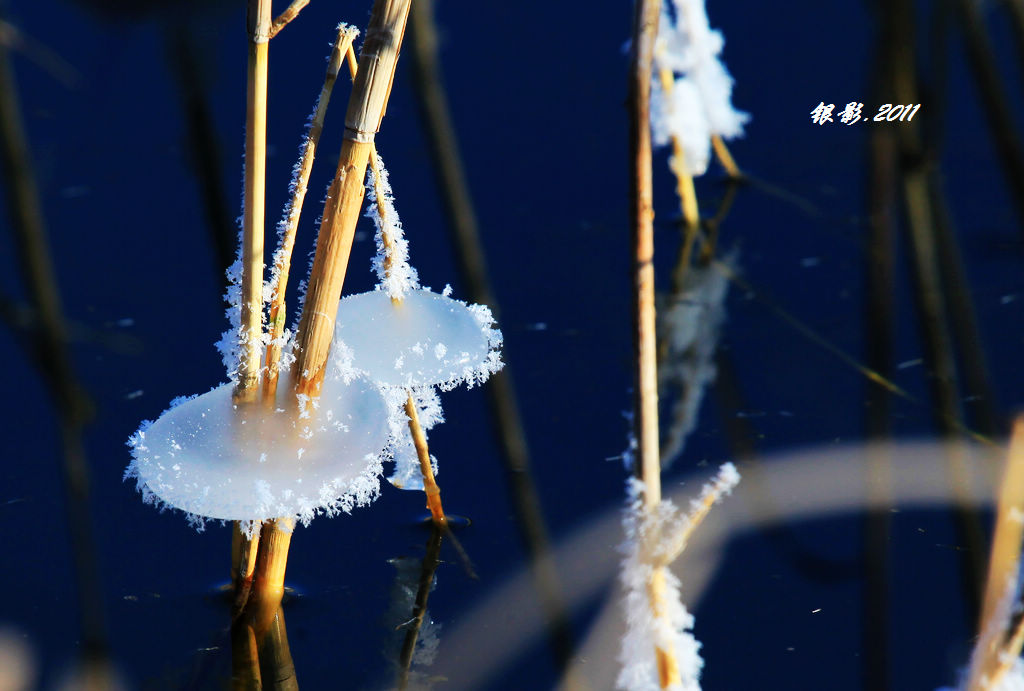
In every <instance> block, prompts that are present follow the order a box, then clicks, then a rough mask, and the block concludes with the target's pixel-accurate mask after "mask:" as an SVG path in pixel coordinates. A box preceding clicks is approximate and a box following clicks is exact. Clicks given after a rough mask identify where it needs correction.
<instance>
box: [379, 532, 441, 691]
mask: <svg viewBox="0 0 1024 691" xmlns="http://www.w3.org/2000/svg"><path fill="white" fill-rule="evenodd" d="M441 542H442V534H441V531H440V530H439V529H438V528H437V527H435V526H431V530H430V538H429V539H428V540H427V545H426V554H424V555H423V561H422V562H420V561H417V560H416V559H413V558H412V557H398V558H396V559H391V560H390V563H391V565H392V566H394V567H395V570H396V571H397V573H396V575H395V582H394V585H393V586H392V588H391V606H390V607H389V608H388V613H387V616H386V619H385V621H386V624H387V627H388V629H390V630H392V631H394V632H395V634H396V636H395V638H397V639H399V640H401V648H400V652H399V655H398V681H397V682H396V687H397V688H399V689H407V688H417V689H418V688H430V687H431V680H430V678H429V677H428V676H427V675H425V674H424V673H423V672H422V671H421V670H422V669H423V668H425V667H429V666H430V665H431V664H433V662H434V658H435V657H436V655H437V647H438V645H439V644H440V639H439V637H438V632H439V631H440V629H441V625H440V624H439V623H436V622H435V621H434V620H433V619H431V618H430V616H429V615H428V613H427V600H428V598H429V597H430V592H431V591H432V590H433V589H434V586H435V585H437V579H436V577H435V573H436V571H437V567H438V565H439V564H440V563H441V560H440V557H441ZM396 642H397V641H396ZM414 666H415V667H416V668H417V669H415V670H414V669H413V667H414Z"/></svg>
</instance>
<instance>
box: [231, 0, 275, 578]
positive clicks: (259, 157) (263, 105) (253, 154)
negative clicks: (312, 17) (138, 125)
mask: <svg viewBox="0 0 1024 691" xmlns="http://www.w3.org/2000/svg"><path fill="white" fill-rule="evenodd" d="M270 10H271V0H249V6H248V14H247V16H246V23H247V25H248V30H249V61H248V74H247V85H246V120H245V184H244V189H245V198H244V200H243V210H242V286H241V288H242V296H241V302H242V304H241V310H242V316H241V328H242V348H241V352H240V354H239V355H240V361H239V364H238V382H237V384H236V385H235V390H234V392H233V398H234V400H235V402H236V403H249V402H252V401H254V400H256V397H257V396H258V395H259V379H260V367H261V362H262V360H263V357H262V353H261V352H260V346H261V344H262V341H263V231H264V220H265V214H266V174H267V68H268V62H269V60H268V48H269V46H268V44H267V42H268V41H269V38H268V32H269V31H270ZM233 530H234V531H235V532H238V531H240V530H241V524H240V523H239V522H238V521H235V522H234V523H233ZM232 544H234V538H232ZM247 550H248V551H251V550H252V547H251V546H250V547H248V548H247ZM245 551H246V550H243V549H241V548H239V549H234V548H232V551H231V556H232V560H231V572H232V574H235V573H238V572H239V569H240V568H242V563H241V562H240V561H236V560H235V558H236V557H238V558H240V557H241V555H242V553H243V552H245ZM250 575H251V574H250ZM246 580H248V577H247V576H243V578H242V580H241V581H239V582H245V581H246ZM239 593H240V591H236V595H238V594H239Z"/></svg>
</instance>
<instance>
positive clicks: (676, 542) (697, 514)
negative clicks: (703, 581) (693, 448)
mask: <svg viewBox="0 0 1024 691" xmlns="http://www.w3.org/2000/svg"><path fill="white" fill-rule="evenodd" d="M721 498H722V484H721V482H719V481H718V479H717V478H716V481H715V484H714V485H712V490H711V491H710V492H707V493H706V494H705V495H704V496H703V497H702V498H701V500H700V503H699V504H698V505H697V507H696V508H694V509H691V511H690V513H689V514H687V516H686V518H687V521H686V523H685V525H684V527H683V529H682V530H680V531H679V533H678V534H677V535H670V536H668V535H667V536H663V537H666V538H669V539H670V544H669V546H668V548H667V549H663V550H658V561H659V563H661V564H662V565H664V566H668V565H670V564H671V563H672V562H674V561H675V560H676V559H678V558H679V555H680V554H682V553H683V550H684V549H686V545H687V544H688V543H689V542H690V538H691V537H692V536H693V533H694V532H696V530H697V528H699V527H700V524H701V523H703V522H704V519H705V518H707V517H708V513H710V512H711V507H712V506H714V505H715V502H717V501H718V500H719V499H721Z"/></svg>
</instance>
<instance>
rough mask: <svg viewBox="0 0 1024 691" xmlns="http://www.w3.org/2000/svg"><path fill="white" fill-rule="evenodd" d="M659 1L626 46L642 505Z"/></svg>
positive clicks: (651, 382)
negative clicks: (653, 80)
mask: <svg viewBox="0 0 1024 691" xmlns="http://www.w3.org/2000/svg"><path fill="white" fill-rule="evenodd" d="M660 9H661V3H660V2H659V1H658V0H637V2H636V8H635V14H634V19H633V41H632V48H631V50H630V80H629V103H630V133H629V144H630V180H632V182H633V186H632V187H631V189H630V236H631V242H632V245H633V257H632V260H633V290H632V293H633V330H634V362H635V364H636V373H635V386H636V404H635V406H634V420H633V423H634V427H635V432H634V434H635V436H636V441H637V465H636V469H635V472H636V474H637V475H638V476H639V477H640V479H641V480H642V481H643V483H644V493H643V495H644V496H643V502H644V510H645V511H646V512H647V513H648V514H650V513H651V512H653V511H654V509H656V508H657V506H658V504H659V503H660V502H661V461H660V459H659V449H658V445H659V433H658V368H657V347H658V346H657V335H656V330H655V314H654V263H653V260H654V203H653V192H652V179H651V178H652V172H651V128H650V93H651V66H652V62H653V57H654V42H655V38H656V37H657V34H658V19H659V13H660ZM649 599H650V603H651V612H652V614H653V615H654V616H655V617H656V618H661V617H662V616H664V600H665V574H664V569H663V568H660V569H659V568H656V569H654V572H653V575H652V577H651V583H650V592H649ZM654 652H655V657H656V659H657V666H658V678H659V682H660V684H661V687H662V688H668V687H670V686H673V685H677V684H679V683H680V677H679V665H678V663H677V661H676V659H675V652H674V651H671V650H663V649H662V648H660V647H655V651H654Z"/></svg>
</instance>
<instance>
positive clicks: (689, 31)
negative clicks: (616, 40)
mask: <svg viewBox="0 0 1024 691" xmlns="http://www.w3.org/2000/svg"><path fill="white" fill-rule="evenodd" d="M667 2H668V3H669V4H670V5H671V12H670V11H669V8H667V7H665V6H664V5H663V6H662V13H661V20H660V22H659V25H658V39H657V43H656V46H655V55H654V70H655V78H654V79H653V80H652V87H651V129H652V134H653V139H654V144H655V145H656V146H665V145H667V144H668V143H669V141H670V140H671V138H672V137H675V138H677V139H678V140H679V143H680V145H681V146H682V148H683V156H684V158H685V159H686V167H687V169H688V171H689V172H690V174H691V175H702V174H703V173H704V172H705V171H706V170H707V167H708V162H709V160H710V158H711V136H712V135H719V136H721V137H723V138H725V139H733V138H735V137H739V136H741V135H742V134H743V125H744V124H745V123H746V122H747V121H748V120H749V119H750V115H748V114H747V113H743V112H740V111H738V110H736V109H735V108H733V106H732V85H733V79H732V77H731V76H729V72H728V70H726V68H725V65H723V64H722V62H721V60H720V58H719V54H720V53H721V52H722V46H723V45H724V39H723V38H722V34H721V33H720V32H718V31H713V30H712V29H711V27H710V24H709V22H708V15H707V11H706V10H705V8H704V0H667ZM662 70H666V71H668V72H670V73H671V74H672V82H671V98H666V96H665V93H664V90H663V87H662V84H661V79H660V72H661V71H662Z"/></svg>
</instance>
